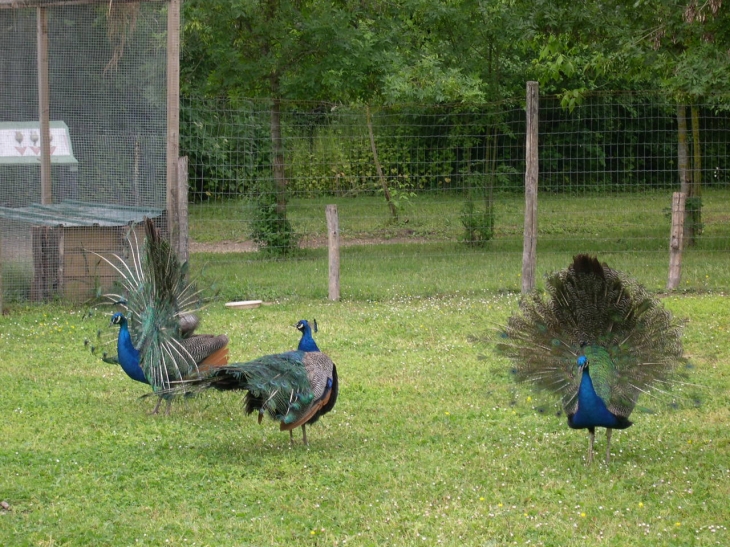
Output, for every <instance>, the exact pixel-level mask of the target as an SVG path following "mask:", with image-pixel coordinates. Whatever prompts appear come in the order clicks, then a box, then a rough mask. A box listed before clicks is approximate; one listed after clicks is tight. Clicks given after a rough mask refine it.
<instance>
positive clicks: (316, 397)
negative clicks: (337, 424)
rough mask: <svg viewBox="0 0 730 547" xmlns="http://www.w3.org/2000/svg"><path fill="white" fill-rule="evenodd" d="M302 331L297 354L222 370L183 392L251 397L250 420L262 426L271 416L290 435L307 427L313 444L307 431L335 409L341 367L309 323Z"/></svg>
mask: <svg viewBox="0 0 730 547" xmlns="http://www.w3.org/2000/svg"><path fill="white" fill-rule="evenodd" d="M296 327H297V329H298V330H299V331H300V332H301V333H302V337H301V339H300V341H299V347H298V349H297V350H295V351H288V352H285V353H277V354H272V355H264V356H263V357H258V358H256V359H253V360H251V361H247V362H244V363H232V364H228V365H225V366H220V367H216V368H213V369H211V370H210V371H208V373H207V374H206V375H204V376H203V377H201V378H199V379H194V380H191V381H185V382H182V384H181V385H180V387H179V388H178V389H181V390H184V391H189V390H191V389H192V390H201V389H208V388H214V389H217V390H221V391H245V392H246V395H245V396H244V409H245V412H246V414H252V413H258V417H259V422H261V420H262V418H263V416H264V415H268V416H269V417H270V418H272V419H273V420H275V421H277V422H279V425H280V429H281V430H282V431H289V432H290V433H291V432H292V430H294V429H296V428H297V427H302V434H303V439H304V443H305V444H307V435H306V425H308V424H313V423H315V422H316V421H317V420H319V418H320V417H321V416H323V415H325V414H327V413H328V412H330V411H331V410H332V409H333V408H334V406H335V403H336V401H337V396H338V393H339V380H338V377H337V367H336V366H335V363H334V362H333V361H332V359H330V358H329V357H328V356H327V355H326V354H324V353H322V352H321V351H319V348H318V347H317V345H316V343H315V342H314V339H313V338H312V330H311V327H310V325H309V323H308V322H307V321H305V320H302V321H299V322H298V323H297V325H296Z"/></svg>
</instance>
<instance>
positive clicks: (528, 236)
mask: <svg viewBox="0 0 730 547" xmlns="http://www.w3.org/2000/svg"><path fill="white" fill-rule="evenodd" d="M538 107H539V95H538V83H537V82H527V129H526V131H525V133H526V135H525V164H526V169H525V226H524V240H523V244H522V292H523V293H526V292H529V291H531V290H532V289H534V288H535V269H536V268H535V266H536V262H537V178H538V152H537V139H538V130H537V124H538Z"/></svg>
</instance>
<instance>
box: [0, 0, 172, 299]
mask: <svg viewBox="0 0 730 547" xmlns="http://www.w3.org/2000/svg"><path fill="white" fill-rule="evenodd" d="M29 5H32V6H33V7H23V6H29ZM166 6H167V4H166V2H134V3H127V2H124V3H119V2H113V3H110V2H107V1H96V0H90V1H82V2H57V1H47V2H43V1H33V2H21V3H15V4H14V5H10V4H8V3H3V5H2V6H0V7H2V8H4V9H0V28H1V29H2V31H0V82H1V85H0V104H1V105H2V106H1V107H0V237H1V239H0V244H1V247H0V248H1V251H0V252H1V255H0V264H2V274H3V292H4V296H5V300H6V301H12V300H24V299H28V298H31V299H33V300H46V299H49V298H55V297H57V296H62V297H69V298H72V299H75V300H79V299H84V298H86V297H88V296H91V295H93V294H94V292H95V291H98V290H99V287H100V286H101V285H104V284H108V283H109V282H110V281H111V280H110V276H111V275H112V273H111V272H110V271H107V270H106V269H105V268H104V267H100V266H99V261H98V259H97V258H94V256H93V255H91V254H89V253H88V252H87V251H89V250H95V251H101V252H108V251H120V250H122V249H123V246H122V243H123V241H124V233H125V231H126V230H127V225H128V224H129V223H130V222H136V221H139V220H141V219H142V218H143V217H144V216H145V215H147V216H151V217H160V216H161V214H162V212H163V211H164V209H165V205H166V186H165V181H166V178H165V177H166V130H167V115H166V90H167V84H166V66H167V58H166V53H167V47H166V36H167V32H166V24H167V18H166V16H165V13H166V9H167V7H166ZM44 105H45V106H44ZM44 109H47V112H48V114H47V117H48V118H49V120H48V121H47V123H48V126H49V127H48V134H49V137H50V138H49V142H48V143H47V146H48V147H47V151H46V152H44V151H43V146H44V144H46V143H44V138H43V134H44V133H43V130H44V128H43V126H42V124H43V116H42V113H43V111H44ZM44 153H45V154H47V155H48V156H49V157H50V162H49V171H50V173H49V174H48V176H47V179H46V178H44V175H43V169H44V168H43V162H42V160H41V158H42V157H43V156H44Z"/></svg>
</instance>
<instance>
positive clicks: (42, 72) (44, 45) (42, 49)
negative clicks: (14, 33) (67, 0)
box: [31, 7, 53, 205]
mask: <svg viewBox="0 0 730 547" xmlns="http://www.w3.org/2000/svg"><path fill="white" fill-rule="evenodd" d="M36 17H37V26H38V117H39V118H40V119H39V120H38V123H39V133H40V135H39V136H38V138H39V140H40V142H39V143H38V144H39V145H40V148H41V203H42V204H43V205H50V204H51V203H53V181H52V179H51V131H50V129H49V126H50V116H51V107H50V102H51V99H50V96H51V91H50V84H49V78H48V14H47V13H46V9H45V8H42V7H39V8H38V9H37V16H36ZM31 138H32V136H31Z"/></svg>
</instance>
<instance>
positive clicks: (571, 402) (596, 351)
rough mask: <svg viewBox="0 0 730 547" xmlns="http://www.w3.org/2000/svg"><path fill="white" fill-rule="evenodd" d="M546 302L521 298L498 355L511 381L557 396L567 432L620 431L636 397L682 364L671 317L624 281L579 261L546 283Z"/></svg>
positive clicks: (535, 296) (587, 259)
mask: <svg viewBox="0 0 730 547" xmlns="http://www.w3.org/2000/svg"><path fill="white" fill-rule="evenodd" d="M546 292H547V298H543V297H542V296H541V295H540V294H539V293H538V292H537V291H533V292H532V293H530V294H528V295H526V297H525V298H523V300H522V302H521V304H520V309H519V311H518V312H516V313H515V314H514V315H513V316H512V317H511V318H510V319H509V321H508V323H507V326H506V327H505V328H504V329H503V331H502V334H501V336H500V339H499V342H498V343H497V348H498V350H500V351H501V352H502V353H503V354H505V355H507V356H508V357H510V358H511V359H512V361H513V363H514V369H513V371H514V374H515V378H516V380H517V381H519V382H531V383H532V384H534V385H535V386H536V387H537V388H538V389H542V390H546V391H550V392H554V393H555V394H557V395H559V396H560V397H561V402H562V406H563V410H564V411H565V413H566V415H567V416H568V425H569V426H570V427H571V428H573V429H588V432H589V447H588V461H589V462H592V461H593V446H594V441H595V429H596V428H597V427H604V428H606V462H607V463H608V462H609V459H610V453H611V452H610V442H611V433H612V431H613V430H614V429H626V428H627V427H629V426H631V425H632V422H631V421H629V416H630V415H631V412H632V410H633V409H634V406H635V405H636V402H637V400H638V398H639V395H640V394H642V393H648V392H650V391H651V390H653V389H658V387H659V386H661V385H663V384H665V383H666V382H667V381H668V378H669V376H670V375H671V374H672V372H673V371H674V370H675V369H676V368H677V367H678V366H679V365H680V364H681V363H682V362H683V357H682V342H681V328H680V326H679V324H678V323H677V321H676V320H674V319H673V317H672V314H671V313H670V312H669V311H667V310H666V309H664V307H663V306H662V305H661V303H660V302H659V301H658V300H657V299H656V298H654V297H652V296H651V295H650V294H649V293H648V292H647V291H646V289H644V288H643V287H642V286H641V285H639V284H638V283H637V282H636V281H634V280H633V279H631V278H629V276H627V275H626V274H624V273H622V272H619V271H616V270H613V269H611V268H609V267H608V266H607V265H606V264H601V263H600V262H599V261H598V260H597V259H596V258H595V257H591V256H588V255H578V256H576V257H574V259H573V263H572V264H571V265H570V266H568V268H567V269H565V270H561V271H559V272H556V273H554V274H552V275H550V276H548V278H547V280H546Z"/></svg>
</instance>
